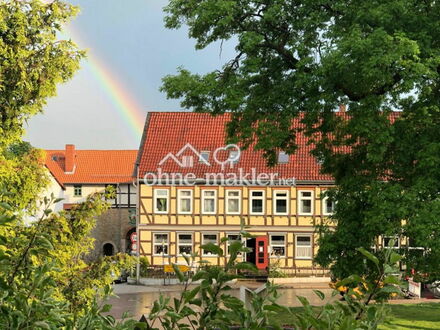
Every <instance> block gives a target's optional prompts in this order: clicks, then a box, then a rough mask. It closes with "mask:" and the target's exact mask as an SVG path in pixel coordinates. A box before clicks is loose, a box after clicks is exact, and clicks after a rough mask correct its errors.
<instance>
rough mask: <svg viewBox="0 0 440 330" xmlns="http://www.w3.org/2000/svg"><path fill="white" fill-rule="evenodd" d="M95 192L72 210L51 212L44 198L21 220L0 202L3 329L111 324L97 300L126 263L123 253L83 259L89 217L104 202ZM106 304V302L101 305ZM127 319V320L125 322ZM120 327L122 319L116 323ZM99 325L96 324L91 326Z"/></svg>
mask: <svg viewBox="0 0 440 330" xmlns="http://www.w3.org/2000/svg"><path fill="white" fill-rule="evenodd" d="M103 200H104V198H103V196H102V194H95V195H92V196H90V197H88V199H87V200H86V201H85V202H84V203H82V204H79V205H78V206H76V207H75V208H74V209H73V210H72V211H69V212H61V213H60V214H55V213H52V212H51V210H50V206H51V204H52V203H53V202H55V198H54V197H52V198H51V199H48V198H46V199H45V200H44V205H45V208H44V212H43V215H42V216H41V218H39V219H38V220H37V221H35V222H32V223H30V224H29V225H27V226H24V225H23V222H22V219H20V218H19V217H17V215H15V214H14V212H13V208H12V207H10V206H8V205H7V204H2V205H1V207H0V288H1V295H0V310H1V312H0V324H2V326H3V327H5V328H7V329H25V328H29V329H35V328H51V329H54V328H62V327H67V328H75V329H90V327H89V325H90V324H102V327H103V328H106V329H107V328H108V329H110V328H112V327H113V326H116V325H117V324H116V322H115V320H114V319H112V318H111V317H105V316H101V315H100V313H101V312H102V307H101V306H99V305H98V304H97V302H96V301H97V300H101V299H102V298H103V297H105V296H107V295H109V294H110V284H111V283H112V281H113V278H112V275H111V274H112V273H118V272H119V271H120V270H121V269H123V268H129V267H131V266H132V264H133V259H132V258H130V257H126V256H123V255H118V256H115V257H114V258H113V259H112V260H109V259H107V258H104V259H102V260H99V261H96V262H94V263H92V264H86V263H85V262H84V261H82V259H81V256H83V255H84V254H86V253H87V252H88V251H89V249H90V247H91V239H90V238H89V235H90V232H91V230H92V228H93V226H94V223H95V222H94V220H93V219H94V217H95V216H97V215H99V214H100V213H101V212H103V211H104V210H105V209H106V208H107V204H106V203H105V202H104V201H103ZM105 309H108V307H105ZM127 324H128V323H127ZM118 326H121V327H122V324H120V325H118ZM95 328H100V327H95Z"/></svg>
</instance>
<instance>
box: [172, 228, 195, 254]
mask: <svg viewBox="0 0 440 330" xmlns="http://www.w3.org/2000/svg"><path fill="white" fill-rule="evenodd" d="M176 235H177V251H176V252H177V255H179V256H183V255H187V256H189V255H190V254H183V253H180V247H181V246H190V247H191V253H193V252H194V234H193V233H186V232H177V233H176ZM180 235H190V236H191V243H181V242H180Z"/></svg>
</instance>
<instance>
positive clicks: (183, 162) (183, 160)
mask: <svg viewBox="0 0 440 330" xmlns="http://www.w3.org/2000/svg"><path fill="white" fill-rule="evenodd" d="M187 151H191V152H192V155H182V154H183V153H185V152H187ZM194 157H195V158H196V161H199V162H201V163H203V164H205V165H206V166H211V164H210V163H209V162H208V160H207V159H205V158H204V157H203V156H202V155H201V154H200V152H198V151H197V149H196V148H194V147H193V146H192V145H191V144H190V143H187V144H185V145H184V146H183V147H182V148H181V149H180V150H179V151H178V152H177V153H176V154H173V153H172V152H169V153H168V154H167V155H166V156H165V157H164V158H162V160H161V161H160V162H159V166H162V165H163V164H164V163H165V162H166V161H168V160H169V159H172V160H173V161H174V162H175V163H176V164H177V165H179V166H180V167H183V168H191V167H194Z"/></svg>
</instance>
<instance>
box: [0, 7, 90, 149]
mask: <svg viewBox="0 0 440 330" xmlns="http://www.w3.org/2000/svg"><path fill="white" fill-rule="evenodd" d="M77 11H78V9H77V8H76V7H73V6H71V5H69V4H67V3H65V2H62V1H59V0H55V1H53V2H51V3H49V4H47V3H45V2H43V1H40V0H24V1H13V0H3V1H1V2H0V63H1V65H0V136H1V139H0V147H4V146H5V145H7V144H9V143H11V142H13V141H14V140H17V139H18V138H20V137H21V135H22V133H23V123H24V122H25V121H26V120H27V119H29V118H30V117H31V116H32V115H35V114H36V113H39V112H41V111H42V109H43V106H44V105H45V104H46V100H47V98H48V97H51V96H54V95H55V94H56V85H57V84H58V83H61V82H64V81H66V80H68V79H70V78H71V77H72V76H73V74H74V72H75V71H76V70H77V69H78V68H79V61H80V59H81V58H82V57H83V56H84V52H82V51H80V50H78V49H77V47H76V46H75V44H74V43H73V42H72V41H70V40H58V38H57V32H59V31H61V27H62V24H64V23H66V22H67V21H68V20H70V19H71V18H72V17H73V16H74V15H75V14H76V13H77Z"/></svg>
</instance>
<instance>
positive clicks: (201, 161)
mask: <svg viewBox="0 0 440 330" xmlns="http://www.w3.org/2000/svg"><path fill="white" fill-rule="evenodd" d="M210 154H211V152H210V151H207V150H203V151H200V157H199V163H204V164H206V163H209V156H210ZM204 155H207V157H206V158H205V157H203V156H204Z"/></svg>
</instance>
